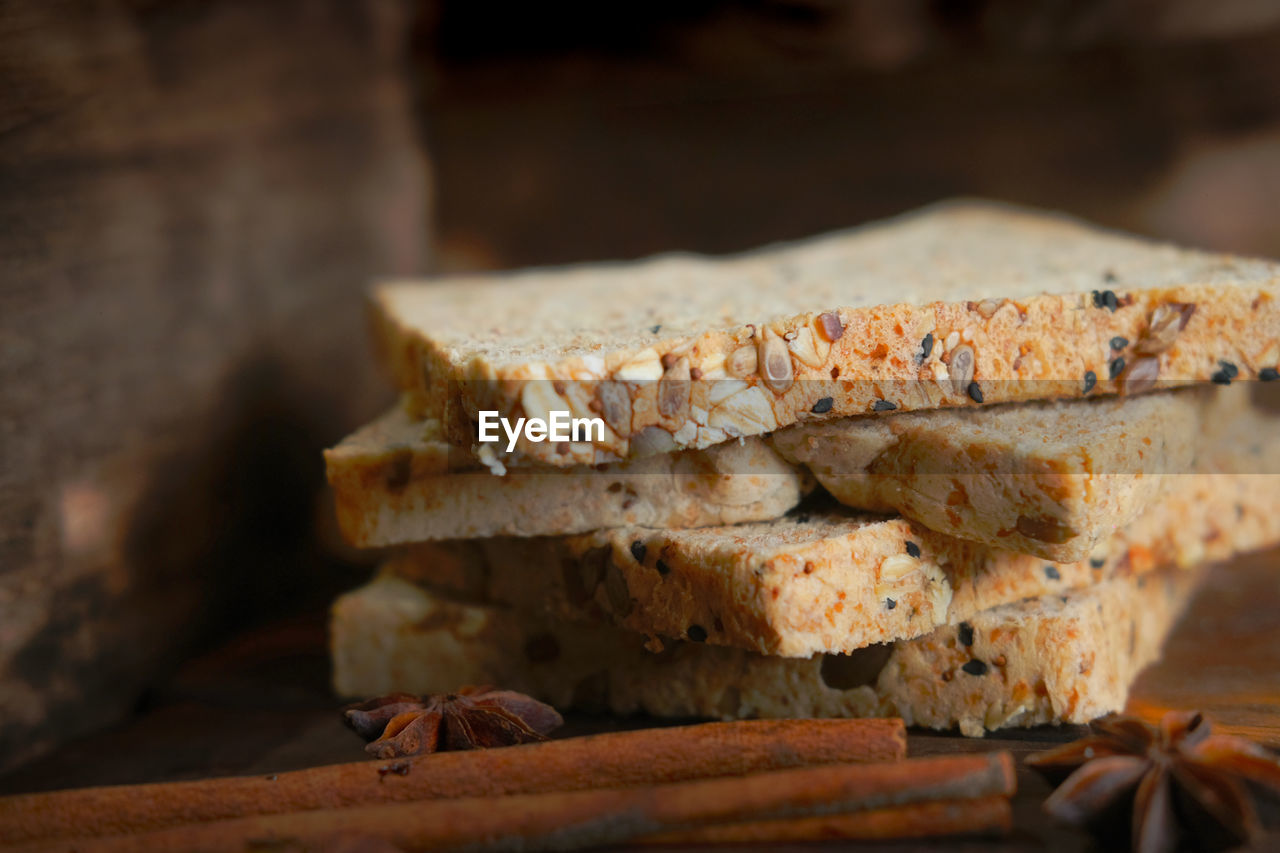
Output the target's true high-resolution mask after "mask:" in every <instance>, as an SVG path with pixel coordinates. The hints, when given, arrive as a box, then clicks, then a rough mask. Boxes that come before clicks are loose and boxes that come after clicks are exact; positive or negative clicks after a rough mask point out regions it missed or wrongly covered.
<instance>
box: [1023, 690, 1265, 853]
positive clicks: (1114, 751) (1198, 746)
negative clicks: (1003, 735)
mask: <svg viewBox="0 0 1280 853" xmlns="http://www.w3.org/2000/svg"><path fill="white" fill-rule="evenodd" d="M1027 764H1029V765H1030V766H1032V767H1034V768H1035V769H1036V770H1039V771H1040V772H1041V773H1043V774H1044V775H1045V776H1047V777H1049V778H1050V780H1051V781H1055V782H1057V781H1061V780H1063V779H1064V778H1065V781H1063V782H1062V784H1061V785H1060V786H1059V787H1058V789H1057V790H1055V791H1054V792H1053V794H1052V795H1050V797H1049V798H1048V799H1047V800H1045V803H1044V807H1045V810H1046V811H1048V812H1049V814H1051V815H1053V816H1054V817H1055V818H1057V819H1059V820H1061V821H1063V822H1065V823H1070V824H1074V825H1077V826H1083V827H1086V828H1089V829H1091V830H1093V831H1094V832H1095V833H1097V834H1098V835H1099V836H1100V837H1101V838H1103V839H1115V838H1125V837H1127V838H1128V839H1129V843H1130V845H1131V847H1132V849H1133V850H1135V851H1140V853H1156V851H1171V850H1175V849H1177V848H1178V847H1179V846H1180V845H1191V846H1193V847H1194V849H1197V850H1225V849H1227V848H1230V847H1235V846H1238V845H1240V844H1244V843H1245V842H1247V841H1249V840H1250V839H1252V838H1254V837H1256V835H1257V834H1258V832H1259V831H1260V829H1259V820H1258V812H1257V807H1256V806H1257V800H1258V799H1259V798H1261V799H1268V798H1271V799H1275V800H1277V801H1280V760H1277V758H1276V757H1275V756H1274V755H1272V754H1271V753H1270V752H1269V751H1268V750H1266V749H1264V748H1263V747H1261V746H1259V745H1258V744H1255V743H1253V742H1251V741H1248V740H1245V739H1244V738H1239V737H1231V736H1229V735H1215V734H1213V733H1212V732H1211V730H1210V726H1209V721H1208V720H1206V719H1205V718H1204V716H1203V715H1201V714H1199V713H1196V712H1193V711H1170V712H1169V713H1167V714H1165V716H1164V718H1163V719H1162V720H1161V721H1160V725H1159V726H1152V725H1148V724H1147V723H1144V722H1142V721H1141V720H1139V719H1137V718H1135V717H1125V716H1111V717H1106V718H1103V719H1101V720H1098V721H1096V722H1095V723H1094V724H1093V734H1092V735H1091V736H1089V737H1086V738H1084V739H1082V740H1078V741H1075V742H1074V743H1069V744H1066V745H1065V746H1060V747H1058V748H1056V749H1051V750H1048V751H1047V752H1041V753H1037V754H1035V755H1032V756H1030V757H1029V758H1027Z"/></svg>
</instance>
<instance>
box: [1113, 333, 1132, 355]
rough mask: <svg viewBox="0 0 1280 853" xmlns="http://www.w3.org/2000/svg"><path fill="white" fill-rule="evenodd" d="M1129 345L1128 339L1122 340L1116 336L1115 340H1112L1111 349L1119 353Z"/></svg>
mask: <svg viewBox="0 0 1280 853" xmlns="http://www.w3.org/2000/svg"><path fill="white" fill-rule="evenodd" d="M1128 345H1129V339H1128V338H1122V337H1121V336H1119V335H1116V336H1115V337H1114V338H1112V339H1111V348H1112V349H1113V350H1117V351H1118V350H1122V349H1124V348H1125V347H1127V346H1128Z"/></svg>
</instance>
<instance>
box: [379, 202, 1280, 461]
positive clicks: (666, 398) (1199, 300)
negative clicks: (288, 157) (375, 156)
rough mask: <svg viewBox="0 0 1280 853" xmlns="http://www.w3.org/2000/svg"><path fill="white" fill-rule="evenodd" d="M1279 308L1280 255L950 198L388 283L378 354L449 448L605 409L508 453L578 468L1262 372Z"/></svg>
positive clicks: (1276, 348)
mask: <svg viewBox="0 0 1280 853" xmlns="http://www.w3.org/2000/svg"><path fill="white" fill-rule="evenodd" d="M1278 295H1280V266H1278V265H1276V264H1273V263H1267V262H1263V261H1255V260H1247V259H1242V258H1236V257H1232V256H1227V255H1220V254H1211V253H1207V252H1196V251H1190V250H1184V249H1177V248H1174V247H1171V246H1166V245H1159V244H1155V243H1151V242H1147V241H1144V240H1139V239H1136V238H1133V237H1128V236H1123V235H1119V234H1114V233H1110V232H1106V231H1102V230H1099V229H1096V228H1092V227H1089V226H1086V225H1082V224H1080V223H1077V222H1074V221H1072V220H1069V219H1066V218H1063V217H1059V216H1052V215H1046V214H1041V213H1037V212H1033V211H1028V210H1021V209H1017V208H1013V207H1005V206H998V205H993V204H979V203H951V204H943V205H939V206H935V207H931V208H926V209H925V210H923V211H920V212H918V213H914V214H910V215H906V216H902V217H899V218H897V219H894V220H890V221H888V222H885V223H879V224H875V225H870V226H865V227H862V228H858V229H855V230H853V231H848V232H844V233H840V234H835V235H832V236H828V237H822V238H818V239H814V240H810V241H807V242H802V243H797V244H793V245H785V246H781V247H775V248H769V249H765V250H762V251H757V252H752V253H748V254H744V255H739V256H735V257H728V258H722V259H708V258H703V257H697V256H691V255H667V256H662V257H658V258H654V259H652V260H648V261H643V262H639V263H626V264H595V265H585V266H578V267H570V268H563V269H549V270H531V271H526V272H520V273H504V274H497V275H490V276H473V277H466V278H460V279H444V280H437V281H433V282H430V283H426V284H424V283H414V282H394V283H388V284H385V285H383V286H381V287H378V288H377V289H376V290H375V292H374V293H373V296H372V308H373V314H374V321H375V329H376V332H375V334H376V337H377V346H378V349H379V350H380V351H381V353H382V354H383V357H384V360H385V361H386V362H388V364H389V365H390V367H391V370H392V372H393V374H394V375H395V377H396V379H397V381H398V383H399V384H400V386H401V387H402V388H405V389H417V390H418V391H419V392H420V394H421V399H422V400H423V402H424V409H425V411H424V412H423V414H428V415H431V416H433V417H437V418H439V419H441V420H442V421H443V422H444V423H445V424H446V425H447V427H448V428H449V430H450V437H451V440H452V441H454V443H459V444H462V445H464V446H470V445H471V442H473V441H475V438H476V431H475V428H474V423H475V421H476V418H477V413H478V412H479V411H481V410H492V411H495V412H498V413H500V414H501V415H502V416H504V417H509V418H513V419H514V418H516V417H520V416H526V417H530V418H534V417H542V418H546V417H547V413H548V412H551V411H568V412H571V413H572V415H573V417H579V418H581V417H592V416H596V415H598V416H600V417H602V418H603V419H604V420H605V421H606V422H607V424H608V428H607V429H606V430H605V431H604V436H603V438H599V437H598V436H593V440H591V441H586V440H583V441H578V442H572V443H571V442H560V443H558V444H557V443H553V442H535V441H529V440H522V441H521V442H520V444H519V446H518V448H517V453H520V454H523V455H525V456H527V457H529V458H531V459H534V460H535V461H537V462H540V463H543V464H547V465H554V466H570V465H575V464H583V463H589V464H590V463H598V462H604V461H612V460H615V459H619V458H626V457H628V456H632V455H637V453H638V451H637V448H636V441H635V439H636V438H637V437H643V440H642V442H641V443H642V445H643V446H644V447H645V448H653V447H655V446H656V447H659V448H661V447H664V446H665V447H669V448H670V449H683V448H700V447H709V446H711V445H714V444H719V443H721V442H723V441H725V440H727V439H728V438H731V437H735V436H739V435H756V434H760V433H766V432H770V431H772V430H774V429H777V428H779V427H784V426H787V425H789V424H791V423H795V422H797V421H800V420H804V419H808V418H836V417H841V416H846V415H861V414H866V413H869V412H874V411H880V410H884V409H885V408H887V407H890V406H892V407H894V408H896V409H897V410H899V411H906V410H911V409H931V408H937V407H943V406H960V405H965V406H968V405H975V404H977V403H981V402H987V403H996V402H1007V401H1017V400H1028V399H1052V398H1057V397H1079V396H1084V395H1086V394H1089V393H1093V394H1103V393H1109V392H1117V391H1125V392H1134V391H1137V390H1140V389H1144V388H1146V387H1150V385H1151V384H1152V383H1153V382H1154V381H1156V380H1159V381H1161V382H1162V383H1163V384H1165V385H1172V384H1178V383H1186V382H1189V381H1192V380H1209V379H1211V378H1214V377H1215V376H1216V377H1219V378H1220V379H1222V380H1225V381H1229V380H1230V379H1232V378H1235V377H1237V376H1238V377H1239V378H1241V379H1246V378H1253V377H1258V376H1259V375H1263V376H1273V375H1274V373H1275V368H1276V366H1277V363H1278V362H1280V301H1278V300H1277V296H1278ZM659 433H660V434H661V435H659ZM480 447H482V448H484V449H485V453H486V455H491V454H492V453H493V445H490V444H484V445H480Z"/></svg>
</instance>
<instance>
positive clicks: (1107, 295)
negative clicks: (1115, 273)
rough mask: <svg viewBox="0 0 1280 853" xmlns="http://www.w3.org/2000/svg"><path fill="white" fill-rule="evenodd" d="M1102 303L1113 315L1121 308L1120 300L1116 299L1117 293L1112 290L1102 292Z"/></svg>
mask: <svg viewBox="0 0 1280 853" xmlns="http://www.w3.org/2000/svg"><path fill="white" fill-rule="evenodd" d="M1102 302H1103V304H1104V305H1106V306H1107V310H1108V311H1110V312H1111V313H1112V314H1114V313H1115V311H1116V309H1117V308H1119V307H1120V300H1119V299H1116V295H1115V293H1114V292H1113V291H1110V290H1104V291H1102Z"/></svg>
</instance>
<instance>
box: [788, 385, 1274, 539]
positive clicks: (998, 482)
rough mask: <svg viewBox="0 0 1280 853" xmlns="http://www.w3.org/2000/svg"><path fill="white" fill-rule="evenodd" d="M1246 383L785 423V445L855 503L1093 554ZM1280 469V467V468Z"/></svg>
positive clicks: (1240, 411) (1240, 396)
mask: <svg viewBox="0 0 1280 853" xmlns="http://www.w3.org/2000/svg"><path fill="white" fill-rule="evenodd" d="M1238 418H1252V419H1253V422H1254V423H1256V424H1257V425H1258V429H1259V430H1265V429H1268V428H1270V429H1277V428H1278V426H1280V419H1275V418H1272V419H1271V420H1270V421H1268V420H1266V419H1263V418H1261V417H1258V416H1255V415H1253V414H1252V413H1251V412H1250V411H1249V402H1248V389H1247V388H1246V387H1245V386H1244V384H1243V383H1239V384H1237V385H1236V387H1234V388H1222V389H1220V388H1218V387H1217V386H1212V387H1210V388H1187V389H1182V390H1177V391H1168V392H1164V393H1159V394H1149V395H1143V396H1141V397H1134V398H1123V397H1109V398H1104V399H1098V400H1070V401H1058V402H1052V403H1021V404H1006V405H1001V406H984V407H981V408H978V409H952V410H948V411H934V412H907V413H904V414H899V415H893V416H890V417H881V418H844V419H842V420H839V421H829V422H825V423H821V424H806V425H798V426H795V427H791V428H789V429H785V430H779V431H778V432H777V433H775V434H774V435H773V437H772V441H773V444H774V446H775V447H776V448H777V449H778V450H779V451H780V452H781V453H782V455H783V456H784V457H786V458H787V459H789V460H790V461H792V462H796V463H798V464H802V465H804V466H806V467H807V468H808V469H809V470H810V471H811V472H812V473H813V474H814V475H815V476H816V477H817V479H818V482H820V483H821V484H822V485H823V486H824V487H825V488H826V490H827V491H828V492H830V493H831V494H832V495H833V496H834V497H835V498H837V499H838V500H839V501H840V502H841V503H843V504H845V505H846V506H851V507H855V508H858V509H863V510H869V511H872V512H895V513H898V514H900V515H902V516H903V517H905V518H909V519H911V520H912V521H915V522H919V523H920V524H922V525H924V526H925V527H928V528H930V529H931V530H936V531H939V532H941V533H947V534H949V535H952V536H955V537H957V538H960V539H968V540H972V541H975V542H981V543H983V544H986V545H990V546H992V547H997V548H1003V549H1006V550H1010V551H1018V552H1021V553H1026V554H1034V555H1036V556H1039V557H1044V558H1046V559H1050V560H1058V561H1072V560H1081V559H1084V558H1085V557H1087V556H1088V555H1089V553H1090V551H1091V550H1092V549H1093V548H1094V546H1095V545H1097V543H1098V542H1099V541H1101V540H1102V539H1103V538H1104V537H1105V536H1108V535H1110V534H1111V533H1113V532H1114V531H1115V530H1116V529H1118V528H1120V527H1123V526H1124V525H1125V524H1127V523H1128V522H1129V521H1131V520H1132V519H1134V518H1135V517H1137V516H1138V515H1139V514H1140V513H1141V512H1143V511H1144V510H1145V509H1146V508H1147V507H1148V505H1150V504H1151V503H1153V502H1154V501H1156V500H1158V499H1159V497H1160V495H1161V493H1162V492H1163V491H1164V490H1165V489H1166V488H1167V487H1168V485H1169V483H1170V482H1171V477H1170V476H1168V475H1180V474H1186V473H1189V472H1191V471H1192V470H1193V464H1194V461H1195V457H1196V452H1197V449H1198V448H1199V447H1201V446H1208V445H1210V444H1211V443H1213V442H1215V441H1217V440H1218V439H1217V433H1218V432H1219V431H1220V430H1221V427H1222V425H1224V424H1226V423H1228V422H1230V421H1233V420H1235V419H1238ZM1274 473H1280V470H1276V471H1275V472H1274Z"/></svg>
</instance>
